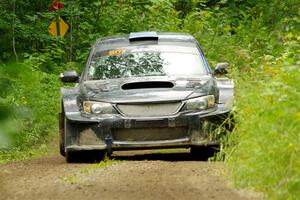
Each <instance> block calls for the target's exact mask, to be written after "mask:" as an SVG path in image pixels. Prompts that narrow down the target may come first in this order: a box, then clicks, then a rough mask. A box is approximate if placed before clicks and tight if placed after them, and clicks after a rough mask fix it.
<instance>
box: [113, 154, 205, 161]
mask: <svg viewBox="0 0 300 200" xmlns="http://www.w3.org/2000/svg"><path fill="white" fill-rule="evenodd" d="M111 158H112V159H115V160H131V161H142V160H151V161H153V160H162V161H207V160H208V158H209V157H207V156H202V155H197V156H195V155H192V154H191V153H189V152H166V153H151V152H150V153H149V152H147V153H143V154H141V153H137V154H135V153H127V154H126V153H123V152H121V153H114V154H113V155H112V156H111Z"/></svg>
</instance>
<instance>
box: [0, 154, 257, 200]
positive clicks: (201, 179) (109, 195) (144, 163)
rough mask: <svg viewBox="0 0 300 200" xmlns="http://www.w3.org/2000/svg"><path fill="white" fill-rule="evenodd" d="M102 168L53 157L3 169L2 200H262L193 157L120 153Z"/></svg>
mask: <svg viewBox="0 0 300 200" xmlns="http://www.w3.org/2000/svg"><path fill="white" fill-rule="evenodd" d="M112 158H113V159H114V160H113V161H110V160H109V161H106V162H103V163H102V164H67V163H66V162H65V160H64V158H63V157H61V156H58V155H54V156H47V157H43V158H39V159H34V160H28V161H19V162H14V163H11V164H5V165H0V199H28V200H29V199H30V200H33V199H41V200H42V199H71V200H77V199H80V200H82V199H93V200H95V199H130V200H132V199H189V200H190V199H197V200H198V199H215V200H217V199H222V200H227V199H230V200H231V199H246V200H247V199H249V200H250V199H251V200H252V199H261V196H260V195H259V194H257V193H253V192H246V191H241V190H236V189H234V188H233V187H232V186H231V185H230V183H229V182H228V181H226V175H225V171H224V163H222V162H204V161H196V160H193V159H192V158H191V157H190V155H189V153H187V152H185V151H183V152H179V153H178V152H169V153H161V152H160V153H157V152H156V153H155V152H153V151H135V152H119V153H118V152H117V153H114V154H113V156H112Z"/></svg>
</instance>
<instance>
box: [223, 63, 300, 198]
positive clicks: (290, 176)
mask: <svg viewBox="0 0 300 200" xmlns="http://www.w3.org/2000/svg"><path fill="white" fill-rule="evenodd" d="M298 70H299V65H298V66H297V65H296V66H290V67H279V66H274V67H272V68H268V67H264V71H263V73H260V72H259V70H257V71H256V73H255V74H252V75H251V76H247V75H246V77H243V78H238V79H237V84H236V86H237V88H236V103H235V105H236V110H237V121H238V124H237V126H236V128H235V130H234V132H233V134H232V135H231V136H230V138H229V140H230V142H231V146H230V148H228V149H226V151H227V152H226V153H227V155H229V159H228V160H227V166H228V168H229V170H230V172H231V174H232V178H233V180H234V182H235V184H236V185H237V186H239V187H249V188H254V189H255V190H257V191H260V192H263V193H264V194H265V197H266V198H267V199H298V198H299V196H300V189H299V188H300V160H299V154H300V136H299V133H300V104H299V102H300V95H299V94H300V85H299V80H300V74H299V71H298Z"/></svg>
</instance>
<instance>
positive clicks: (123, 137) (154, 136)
mask: <svg viewBox="0 0 300 200" xmlns="http://www.w3.org/2000/svg"><path fill="white" fill-rule="evenodd" d="M112 136H113V139H114V140H116V141H131V142H133V141H159V140H172V139H180V138H184V137H187V136H188V128H187V127H174V128H165V127H163V128H131V129H125V128H124V129H112Z"/></svg>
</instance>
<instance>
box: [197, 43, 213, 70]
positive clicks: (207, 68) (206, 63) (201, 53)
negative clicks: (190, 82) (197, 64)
mask: <svg viewBox="0 0 300 200" xmlns="http://www.w3.org/2000/svg"><path fill="white" fill-rule="evenodd" d="M197 48H198V50H199V52H200V55H201V58H202V60H203V61H204V63H205V67H206V70H207V72H208V73H209V74H211V73H212V70H211V68H210V66H209V63H208V61H207V59H206V57H205V55H204V53H203V51H202V49H201V47H200V45H199V44H198V45H197Z"/></svg>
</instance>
